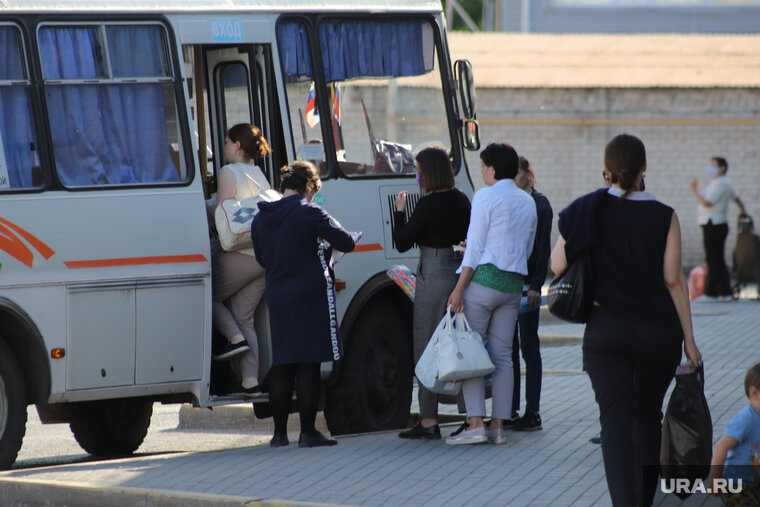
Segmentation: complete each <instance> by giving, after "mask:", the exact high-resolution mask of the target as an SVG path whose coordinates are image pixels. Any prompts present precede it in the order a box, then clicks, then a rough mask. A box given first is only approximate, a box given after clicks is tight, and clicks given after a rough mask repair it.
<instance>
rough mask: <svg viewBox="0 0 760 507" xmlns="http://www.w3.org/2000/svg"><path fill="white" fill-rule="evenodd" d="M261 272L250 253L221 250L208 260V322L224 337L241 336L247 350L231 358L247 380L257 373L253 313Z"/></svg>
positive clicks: (260, 292)
mask: <svg viewBox="0 0 760 507" xmlns="http://www.w3.org/2000/svg"><path fill="white" fill-rule="evenodd" d="M264 274H265V272H264V268H262V267H261V266H260V265H259V263H258V262H256V257H254V256H252V255H246V254H243V253H240V252H221V253H219V254H217V255H214V256H212V259H211V299H212V300H213V301H212V307H211V317H212V321H213V323H214V327H215V328H216V329H217V330H218V331H219V332H220V333H222V335H224V337H225V338H227V339H228V340H230V341H231V340H232V339H233V338H235V336H237V335H242V336H243V338H245V340H246V341H247V342H248V346H249V347H250V350H249V351H248V352H246V353H245V354H243V355H242V356H237V357H236V358H235V361H236V362H237V363H238V366H239V367H240V370H241V372H242V373H241V376H242V377H243V380H248V383H250V381H252V380H254V379H256V380H257V378H258V375H259V342H258V338H257V336H256V329H255V328H254V325H253V315H254V313H255V312H256V307H257V306H258V305H259V302H260V301H261V298H262V296H263V295H264ZM225 301H226V302H227V304H225ZM228 305H229V306H228Z"/></svg>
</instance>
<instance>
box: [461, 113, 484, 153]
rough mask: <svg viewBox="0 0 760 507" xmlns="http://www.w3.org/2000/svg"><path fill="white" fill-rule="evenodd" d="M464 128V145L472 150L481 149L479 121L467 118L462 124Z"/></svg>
mask: <svg viewBox="0 0 760 507" xmlns="http://www.w3.org/2000/svg"><path fill="white" fill-rule="evenodd" d="M462 128H463V129H464V147H465V148H467V149H468V150H470V151H477V150H479V149H480V133H479V132H478V122H477V121H475V120H465V121H464V123H463V124H462Z"/></svg>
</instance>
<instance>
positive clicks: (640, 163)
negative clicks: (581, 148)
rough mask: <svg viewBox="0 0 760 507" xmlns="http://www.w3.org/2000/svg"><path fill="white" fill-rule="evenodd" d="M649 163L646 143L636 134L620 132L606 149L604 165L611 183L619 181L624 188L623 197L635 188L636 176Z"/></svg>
mask: <svg viewBox="0 0 760 507" xmlns="http://www.w3.org/2000/svg"><path fill="white" fill-rule="evenodd" d="M646 163H647V152H646V148H644V143H642V142H641V139H639V138H638V137H636V136H632V135H630V134H620V135H618V136H615V137H614V138H613V139H612V141H610V142H609V143H607V147H606V148H605V149H604V165H605V167H606V168H607V170H608V171H609V172H610V183H618V184H619V185H620V188H622V189H623V197H624V198H625V197H627V196H628V194H630V193H631V192H633V191H634V190H638V187H636V188H634V184H635V183H636V178H638V177H639V174H641V171H642V170H643V169H644V166H645V165H646Z"/></svg>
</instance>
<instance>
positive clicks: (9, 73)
mask: <svg viewBox="0 0 760 507" xmlns="http://www.w3.org/2000/svg"><path fill="white" fill-rule="evenodd" d="M24 80H25V76H24V67H23V62H22V60H21V48H20V47H19V39H18V31H17V30H16V29H15V28H13V27H10V26H3V27H0V81H24ZM33 122H34V120H33V118H32V108H31V104H30V102H29V88H28V87H26V86H0V138H2V149H3V154H4V155H5V163H6V166H7V170H8V180H9V183H10V187H11V188H25V187H31V186H32V167H33V166H35V165H38V162H37V160H36V159H35V155H36V153H35V152H33V151H32V147H33V146H36V135H35V132H34V123H33Z"/></svg>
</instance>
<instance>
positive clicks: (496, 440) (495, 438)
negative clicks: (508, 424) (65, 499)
mask: <svg viewBox="0 0 760 507" xmlns="http://www.w3.org/2000/svg"><path fill="white" fill-rule="evenodd" d="M486 436H487V437H488V441H489V442H491V443H492V444H506V443H507V437H506V435H504V428H503V427H502V426H501V425H499V427H498V428H494V429H491V428H488V430H486Z"/></svg>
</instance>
